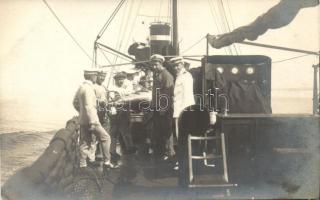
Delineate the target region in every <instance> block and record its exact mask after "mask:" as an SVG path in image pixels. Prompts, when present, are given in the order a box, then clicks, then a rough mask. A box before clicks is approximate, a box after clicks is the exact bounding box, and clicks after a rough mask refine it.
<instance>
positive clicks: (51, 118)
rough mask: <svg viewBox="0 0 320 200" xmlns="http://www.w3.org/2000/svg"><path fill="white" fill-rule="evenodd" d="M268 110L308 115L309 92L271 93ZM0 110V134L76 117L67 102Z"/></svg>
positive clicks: (6, 105)
mask: <svg viewBox="0 0 320 200" xmlns="http://www.w3.org/2000/svg"><path fill="white" fill-rule="evenodd" d="M272 110H273V113H304V114H305V113H312V91H311V90H292V89H291V90H274V91H273V93H272ZM0 111H1V112H0V134H3V133H11V132H20V131H36V132H43V131H51V130H56V129H60V128H63V127H64V126H65V122H66V121H67V120H68V119H70V118H72V117H73V116H74V115H75V114H76V112H75V111H74V110H73V108H72V104H71V103H69V104H66V105H61V107H59V108H55V107H50V106H47V105H44V104H30V103H29V104H25V103H24V102H19V101H1V102H0Z"/></svg>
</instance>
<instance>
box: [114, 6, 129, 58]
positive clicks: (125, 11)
mask: <svg viewBox="0 0 320 200" xmlns="http://www.w3.org/2000/svg"><path fill="white" fill-rule="evenodd" d="M127 7H128V1H126V5H125V10H124V11H123V15H122V19H121V23H120V27H119V34H118V38H117V43H116V48H115V49H116V50H119V49H120V45H121V44H120V43H121V38H123V37H124V34H125V32H124V30H123V29H124V28H126V27H124V23H125V18H126V14H127ZM117 59H118V55H117V56H115V57H114V59H113V63H116V62H117Z"/></svg>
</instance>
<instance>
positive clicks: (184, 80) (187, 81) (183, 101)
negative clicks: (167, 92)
mask: <svg viewBox="0 0 320 200" xmlns="http://www.w3.org/2000/svg"><path fill="white" fill-rule="evenodd" d="M194 104H195V101H194V95H193V78H192V75H191V74H190V73H189V72H188V71H186V70H183V71H181V73H180V74H178V76H177V78H176V82H175V85H174V92H173V118H179V115H180V114H181V112H182V111H183V110H184V109H185V108H186V107H188V106H191V105H194Z"/></svg>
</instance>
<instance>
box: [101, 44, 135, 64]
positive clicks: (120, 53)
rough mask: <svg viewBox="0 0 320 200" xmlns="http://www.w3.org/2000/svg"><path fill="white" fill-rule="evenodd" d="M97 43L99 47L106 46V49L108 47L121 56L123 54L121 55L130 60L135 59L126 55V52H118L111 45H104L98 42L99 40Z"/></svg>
mask: <svg viewBox="0 0 320 200" xmlns="http://www.w3.org/2000/svg"><path fill="white" fill-rule="evenodd" d="M97 44H98V45H99V46H101V47H103V48H106V49H108V50H110V51H113V52H115V53H117V54H119V55H121V56H123V57H125V58H128V59H130V60H133V61H136V59H134V58H131V57H130V56H128V55H126V54H124V53H122V52H120V51H118V50H115V49H114V48H111V47H109V46H107V45H105V44H101V43H99V42H97Z"/></svg>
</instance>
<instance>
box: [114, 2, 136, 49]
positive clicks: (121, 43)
mask: <svg viewBox="0 0 320 200" xmlns="http://www.w3.org/2000/svg"><path fill="white" fill-rule="evenodd" d="M133 5H134V2H133V1H132V3H131V4H130V7H129V13H128V16H127V19H126V20H125V25H124V34H123V36H122V39H121V41H120V45H119V49H118V50H119V51H121V49H122V47H123V44H124V41H125V39H128V40H129V38H130V35H128V34H127V32H128V31H127V29H128V24H129V22H130V19H131V15H132V10H133V7H134V6H133Z"/></svg>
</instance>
